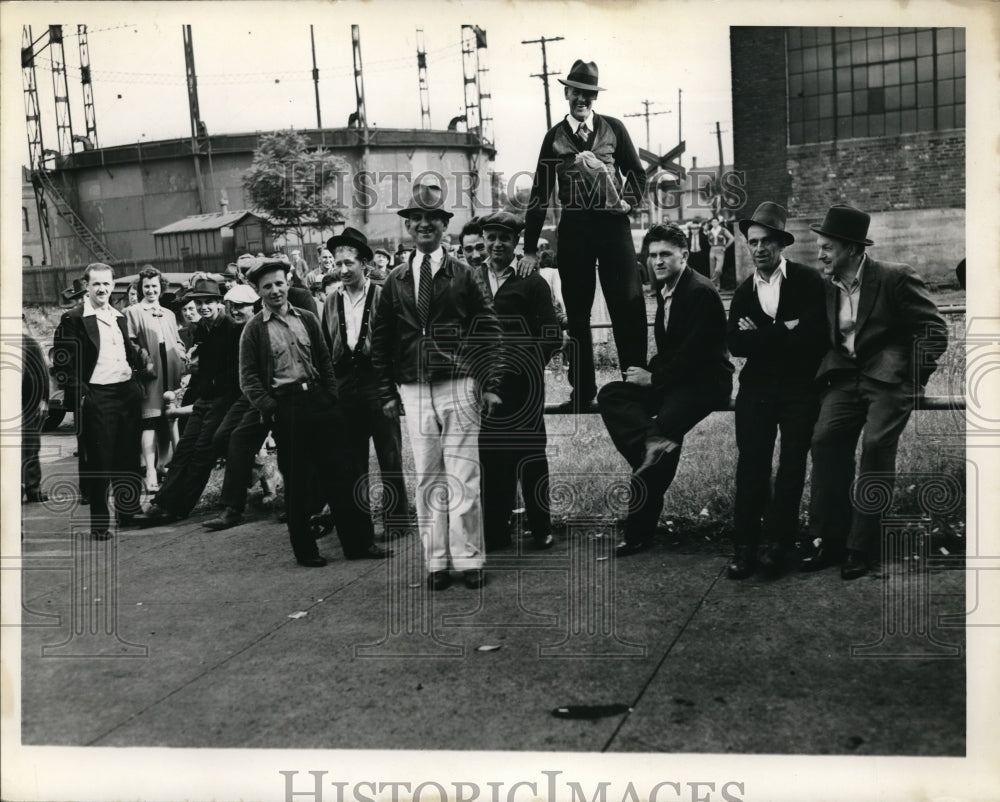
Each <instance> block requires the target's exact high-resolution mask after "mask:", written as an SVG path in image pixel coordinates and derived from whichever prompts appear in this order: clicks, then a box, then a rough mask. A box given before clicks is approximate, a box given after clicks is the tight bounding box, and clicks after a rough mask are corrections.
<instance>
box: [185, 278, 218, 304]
mask: <svg viewBox="0 0 1000 802" xmlns="http://www.w3.org/2000/svg"><path fill="white" fill-rule="evenodd" d="M195 298H214V299H216V300H218V301H221V300H222V292H221V290H220V289H219V282H217V281H213V280H212V279H210V278H203V279H198V281H196V282H195V283H194V286H193V287H191V289H189V290H188V291H187V292H185V293H184V301H185V303H186V302H187V301H190V300H192V299H195Z"/></svg>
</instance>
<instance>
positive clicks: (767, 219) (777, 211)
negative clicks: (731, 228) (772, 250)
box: [737, 201, 795, 245]
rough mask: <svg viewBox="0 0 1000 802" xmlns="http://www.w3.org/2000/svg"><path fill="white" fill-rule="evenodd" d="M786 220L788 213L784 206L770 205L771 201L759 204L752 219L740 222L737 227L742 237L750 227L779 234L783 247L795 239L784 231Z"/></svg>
mask: <svg viewBox="0 0 1000 802" xmlns="http://www.w3.org/2000/svg"><path fill="white" fill-rule="evenodd" d="M787 220H788V212H787V211H786V210H785V207H784V206H780V205H779V204H777V203H772V202H771V201H764V202H763V203H762V204H760V206H758V207H757V208H756V209H754V213H753V216H752V217H749V218H747V219H746V220H740V221H739V223H737V225H738V226H739V229H740V233H741V234H742V235H743V236H744V237H745V236H746V235H747V229H749V228H750V226H764V228H766V229H768V230H769V231H773V232H775V233H776V234H779V235H780V236H781V237H782V238H783V239H784V241H785V245H791V244H792V243H793V242H795V237H794V236H792V235H791V234H790V233H789V232H787V231H785V223H786V222H787Z"/></svg>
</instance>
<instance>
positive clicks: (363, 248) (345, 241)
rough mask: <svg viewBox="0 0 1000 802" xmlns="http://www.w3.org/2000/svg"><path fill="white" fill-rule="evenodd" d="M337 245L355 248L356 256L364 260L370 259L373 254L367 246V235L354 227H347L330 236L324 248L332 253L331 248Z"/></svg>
mask: <svg viewBox="0 0 1000 802" xmlns="http://www.w3.org/2000/svg"><path fill="white" fill-rule="evenodd" d="M337 246H346V247H349V248H357V251H358V256H360V257H361V258H362V259H364V260H366V261H371V259H373V258H374V256H375V254H374V253H372V249H371V248H369V247H368V237H366V236H365V235H364V234H362V233H361V232H360V231H358V230H357V229H356V228H351V227H349V226H348V227H347V228H345V229H344V230H343V231H341V232H340V233H339V234H337V235H336V236H335V237H330V239H328V240H327V241H326V249H327V250H328V251H329V252H330V253H333V249H334V248H336V247H337Z"/></svg>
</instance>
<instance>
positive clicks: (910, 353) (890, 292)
mask: <svg viewBox="0 0 1000 802" xmlns="http://www.w3.org/2000/svg"><path fill="white" fill-rule="evenodd" d="M825 285H826V287H825V289H826V317H827V327H828V328H827V334H828V339H827V344H828V350H827V352H826V355H825V356H824V357H823V360H822V362H821V363H820V366H819V370H818V372H817V374H816V377H817V378H818V379H822V378H823V377H825V376H826V374H828V373H829V372H830V371H834V370H839V369H845V368H846V369H857V370H859V371H860V372H861V374H862V375H864V376H867V377H868V378H870V379H875V380H876V381H880V382H884V383H886V384H901V383H903V382H909V381H915V382H916V383H917V384H918V385H919V386H920V387H923V386H924V385H925V384H927V380H928V379H929V378H930V376H931V374H932V373H933V372H934V371H935V369H936V368H937V361H938V359H940V357H941V355H942V354H943V353H944V351H945V349H946V348H947V347H948V327H947V325H946V324H945V322H944V319H943V318H942V317H941V315H940V313H939V312H938V310H937V306H935V304H934V301H932V300H931V297H930V295H929V294H928V292H927V287H926V285H925V284H924V282H923V279H921V278H920V276H919V275H917V273H916V272H915V271H914V270H913V268H912V267H910V266H909V265H905V264H901V263H896V262H878V261H876V260H874V259H872V258H871V257H869V256H867V255H866V257H865V261H864V267H863V268H862V271H861V299H860V301H859V303H858V317H857V324H856V328H855V335H854V352H855V355H856V356H855V359H854V360H851V359H849V358H848V357H847V356H846V355H845V354H844V353H843V352H842V350H841V349H840V347H839V346H838V343H839V340H840V330H839V326H838V324H837V317H838V311H839V303H840V291H839V290H838V289H837V287H836V286H834V284H833V282H832V281H831V280H830V279H827V280H826V282H825Z"/></svg>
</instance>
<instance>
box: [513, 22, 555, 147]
mask: <svg viewBox="0 0 1000 802" xmlns="http://www.w3.org/2000/svg"><path fill="white" fill-rule="evenodd" d="M563 38H564V37H562V36H549V37H545V36H543V37H541V38H540V39H527V40H522V41H521V44H522V45H537V44H540V45H541V46H542V71H541V72H536V73H532V75H531V77H532V78H541V79H542V85H543V86H544V87H545V130H548V129H549V128H551V127H552V109H551V106H550V104H549V76H550V75H559V73H558V72H549V64H548V61H547V59H546V55H545V43H546V42H561V41H563Z"/></svg>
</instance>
